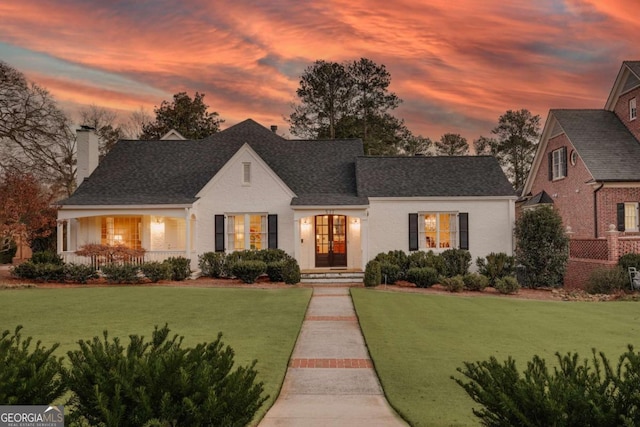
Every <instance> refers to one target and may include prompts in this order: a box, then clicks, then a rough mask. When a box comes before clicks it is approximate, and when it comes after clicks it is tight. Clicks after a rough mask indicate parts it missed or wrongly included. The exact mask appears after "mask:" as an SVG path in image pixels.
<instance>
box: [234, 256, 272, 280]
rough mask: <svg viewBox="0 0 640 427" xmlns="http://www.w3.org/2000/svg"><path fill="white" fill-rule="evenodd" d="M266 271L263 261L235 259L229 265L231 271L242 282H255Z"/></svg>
mask: <svg viewBox="0 0 640 427" xmlns="http://www.w3.org/2000/svg"><path fill="white" fill-rule="evenodd" d="M266 271H267V264H265V263H264V261H256V260H248V261H237V262H235V263H234V264H232V265H231V273H232V274H233V275H234V276H235V277H237V278H238V279H240V280H242V281H243V282H244V283H255V282H256V280H257V279H258V277H260V276H261V275H262V274H264V273H265V272H266Z"/></svg>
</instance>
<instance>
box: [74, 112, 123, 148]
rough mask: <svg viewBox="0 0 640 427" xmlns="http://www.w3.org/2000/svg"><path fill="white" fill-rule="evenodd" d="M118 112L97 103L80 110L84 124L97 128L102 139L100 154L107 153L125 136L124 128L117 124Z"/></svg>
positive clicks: (82, 123)
mask: <svg viewBox="0 0 640 427" xmlns="http://www.w3.org/2000/svg"><path fill="white" fill-rule="evenodd" d="M117 120H118V114H117V113H116V112H115V111H112V110H108V109H106V108H104V107H98V106H97V105H95V104H92V105H89V106H87V107H84V108H82V109H81V110H80V121H81V123H80V124H81V125H83V126H90V127H92V128H94V129H95V130H96V133H97V134H98V138H99V139H100V155H102V156H104V155H105V154H107V153H108V152H109V151H110V150H111V149H112V148H113V146H114V145H115V143H116V142H118V140H120V139H122V138H124V137H125V131H124V129H123V128H122V127H121V126H120V125H119V124H117Z"/></svg>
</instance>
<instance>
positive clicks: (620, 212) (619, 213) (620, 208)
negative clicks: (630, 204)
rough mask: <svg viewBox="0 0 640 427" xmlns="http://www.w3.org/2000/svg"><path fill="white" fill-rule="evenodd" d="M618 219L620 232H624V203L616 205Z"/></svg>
mask: <svg viewBox="0 0 640 427" xmlns="http://www.w3.org/2000/svg"><path fill="white" fill-rule="evenodd" d="M616 210H617V215H616V216H617V217H618V231H624V203H618V204H617V205H616Z"/></svg>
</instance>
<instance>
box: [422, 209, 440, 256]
mask: <svg viewBox="0 0 640 427" xmlns="http://www.w3.org/2000/svg"><path fill="white" fill-rule="evenodd" d="M437 234H438V224H437V218H436V214H425V216H424V235H425V247H427V248H435V247H436V245H437V244H438V240H437Z"/></svg>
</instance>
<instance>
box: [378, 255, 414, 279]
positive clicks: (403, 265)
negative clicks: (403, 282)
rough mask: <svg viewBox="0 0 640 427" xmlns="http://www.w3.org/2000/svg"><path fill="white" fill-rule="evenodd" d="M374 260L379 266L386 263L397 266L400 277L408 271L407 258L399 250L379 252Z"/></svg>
mask: <svg viewBox="0 0 640 427" xmlns="http://www.w3.org/2000/svg"><path fill="white" fill-rule="evenodd" d="M374 260H376V261H378V262H379V263H380V264H384V263H388V264H393V265H397V266H398V267H399V268H400V274H401V275H404V274H405V273H406V272H407V270H408V269H409V257H408V256H407V254H406V253H404V251H401V250H395V251H389V252H387V253H384V252H381V253H379V254H378V255H376V257H375V258H374ZM383 274H384V273H383Z"/></svg>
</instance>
